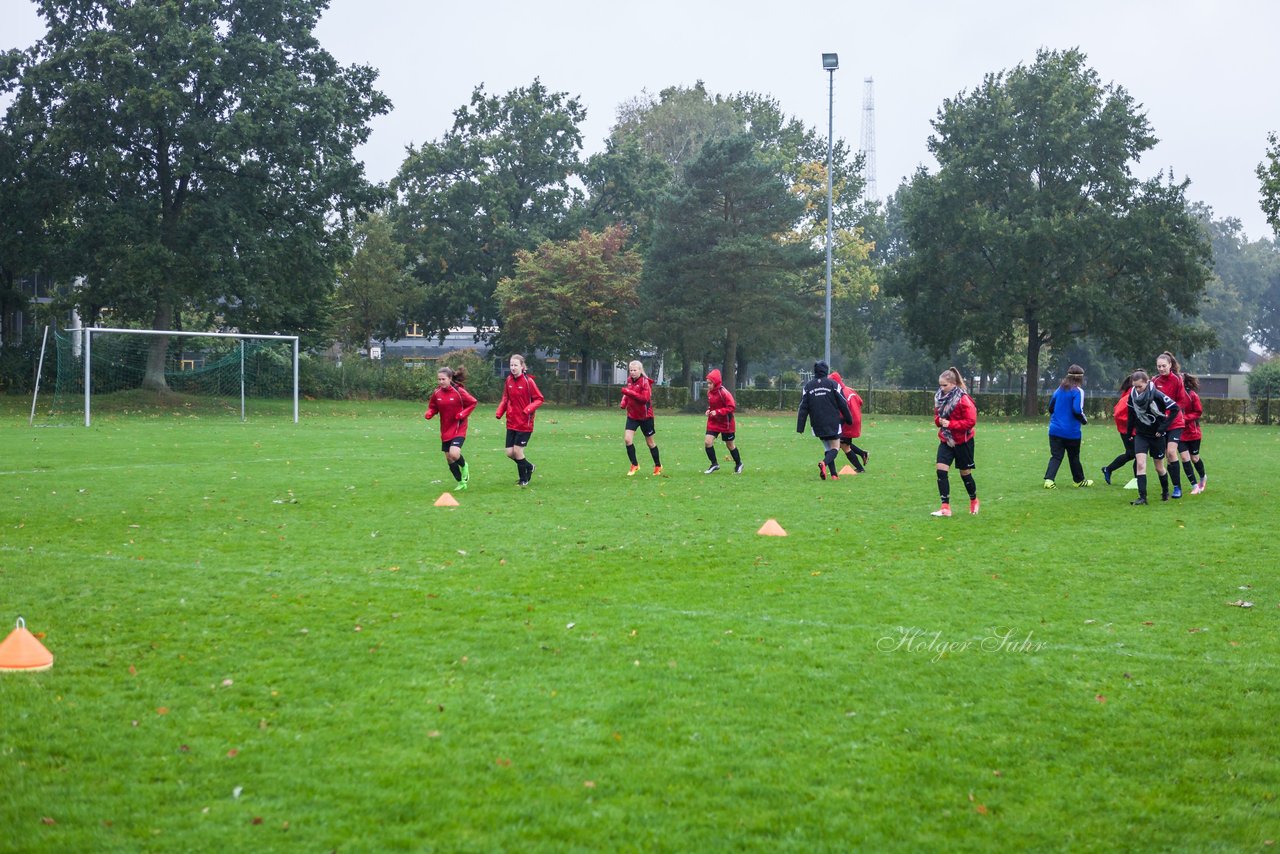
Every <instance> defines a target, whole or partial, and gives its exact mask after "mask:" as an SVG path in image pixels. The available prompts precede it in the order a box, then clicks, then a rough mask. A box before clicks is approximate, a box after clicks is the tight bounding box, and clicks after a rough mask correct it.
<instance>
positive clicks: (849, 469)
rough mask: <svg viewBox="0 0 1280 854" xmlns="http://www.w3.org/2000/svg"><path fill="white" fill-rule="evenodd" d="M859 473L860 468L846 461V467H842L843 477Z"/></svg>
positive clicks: (841, 473)
mask: <svg viewBox="0 0 1280 854" xmlns="http://www.w3.org/2000/svg"><path fill="white" fill-rule="evenodd" d="M857 473H858V470H857V469H855V468H854V467H853V466H851V465H849V464H848V463H845V464H844V468H842V469H840V476H841V477H844V476H845V475H847V474H857Z"/></svg>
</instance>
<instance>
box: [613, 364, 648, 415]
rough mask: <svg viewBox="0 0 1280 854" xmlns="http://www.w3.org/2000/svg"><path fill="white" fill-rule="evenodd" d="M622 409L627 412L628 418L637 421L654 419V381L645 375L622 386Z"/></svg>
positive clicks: (629, 380) (628, 380)
mask: <svg viewBox="0 0 1280 854" xmlns="http://www.w3.org/2000/svg"><path fill="white" fill-rule="evenodd" d="M618 407H619V408H620V409H625V410H627V417H628V418H634V419H635V420H636V421H644V420H645V419H646V418H652V417H653V380H651V379H649V378H648V377H646V376H645V375H644V374H641V375H640V376H638V377H636V378H635V379H631V377H627V382H626V384H625V385H623V386H622V402H621V403H619V404H618Z"/></svg>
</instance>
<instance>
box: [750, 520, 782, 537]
mask: <svg viewBox="0 0 1280 854" xmlns="http://www.w3.org/2000/svg"><path fill="white" fill-rule="evenodd" d="M756 533H757V534H760V535H762V536H765V537H785V536H786V535H787V532H786V531H784V530H782V526H781V525H779V524H778V520H777V519H770V520H768V521H767V522H765V523H764V524H763V525H761V526H760V530H758V531H756Z"/></svg>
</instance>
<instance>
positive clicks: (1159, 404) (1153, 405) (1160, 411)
mask: <svg viewBox="0 0 1280 854" xmlns="http://www.w3.org/2000/svg"><path fill="white" fill-rule="evenodd" d="M1153 385H1154V383H1153ZM1152 392H1153V394H1152V395H1151V400H1150V402H1149V403H1148V404H1147V410H1146V411H1145V412H1144V413H1142V414H1143V415H1145V416H1146V419H1145V420H1148V421H1151V422H1152V423H1151V424H1144V423H1143V421H1144V419H1143V417H1141V416H1140V415H1139V413H1138V405H1137V402H1136V401H1135V400H1134V395H1133V392H1130V393H1129V435H1130V436H1132V435H1134V434H1135V433H1136V434H1138V435H1139V436H1145V437H1146V438H1148V439H1152V438H1155V437H1156V436H1160V435H1162V434H1164V433H1165V432H1167V431H1168V429H1169V425H1170V424H1172V423H1173V419H1174V417H1175V416H1176V415H1177V414H1178V404H1176V403H1174V401H1173V398H1171V397H1169V396H1168V395H1167V394H1165V393H1164V392H1162V391H1161V390H1160V389H1158V388H1153V389H1152Z"/></svg>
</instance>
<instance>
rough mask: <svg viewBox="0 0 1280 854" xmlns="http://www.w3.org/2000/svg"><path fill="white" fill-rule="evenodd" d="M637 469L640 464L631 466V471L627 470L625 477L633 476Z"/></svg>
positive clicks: (638, 469)
mask: <svg viewBox="0 0 1280 854" xmlns="http://www.w3.org/2000/svg"><path fill="white" fill-rule="evenodd" d="M638 471H640V466H632V467H631V471H629V472H627V477H635V476H636V472H638Z"/></svg>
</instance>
